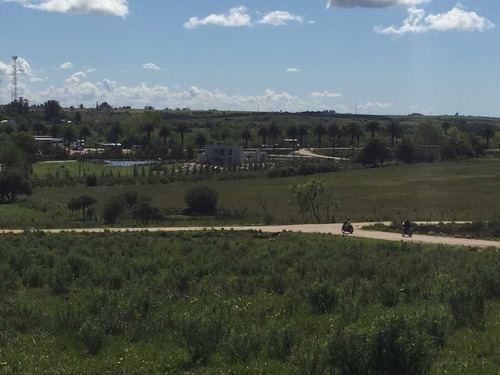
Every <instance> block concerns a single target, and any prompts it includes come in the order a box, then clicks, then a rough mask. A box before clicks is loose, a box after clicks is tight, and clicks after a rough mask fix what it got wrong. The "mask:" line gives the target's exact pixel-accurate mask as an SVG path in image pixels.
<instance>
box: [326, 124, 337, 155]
mask: <svg viewBox="0 0 500 375" xmlns="http://www.w3.org/2000/svg"><path fill="white" fill-rule="evenodd" d="M339 133H340V128H339V126H338V125H337V124H330V125H328V128H327V129H326V134H327V136H328V139H329V140H330V143H331V144H332V156H334V155H335V139H336V138H337V137H338V135H339Z"/></svg>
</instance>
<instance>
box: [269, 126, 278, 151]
mask: <svg viewBox="0 0 500 375" xmlns="http://www.w3.org/2000/svg"><path fill="white" fill-rule="evenodd" d="M268 133H269V136H270V137H271V139H272V140H273V152H274V148H275V147H276V138H278V137H279V136H280V135H281V130H279V129H278V126H277V125H276V123H275V122H273V123H272V124H271V126H270V127H269V129H268Z"/></svg>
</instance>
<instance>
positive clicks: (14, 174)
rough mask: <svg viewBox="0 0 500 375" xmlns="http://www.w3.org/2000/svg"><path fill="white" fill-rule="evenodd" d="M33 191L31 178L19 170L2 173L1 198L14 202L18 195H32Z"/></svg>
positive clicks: (0, 180) (0, 176)
mask: <svg viewBox="0 0 500 375" xmlns="http://www.w3.org/2000/svg"><path fill="white" fill-rule="evenodd" d="M32 192H33V189H32V188H31V184H30V182H29V180H28V179H27V178H26V177H25V175H24V174H23V173H21V172H20V171H19V170H15V169H11V170H8V171H7V172H2V173H0V199H2V200H4V199H6V200H8V201H9V202H14V201H15V200H16V197H17V196H18V195H31V193H32Z"/></svg>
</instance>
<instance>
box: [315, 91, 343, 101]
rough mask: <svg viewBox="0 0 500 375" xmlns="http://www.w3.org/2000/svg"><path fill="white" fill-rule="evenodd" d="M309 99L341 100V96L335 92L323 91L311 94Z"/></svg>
mask: <svg viewBox="0 0 500 375" xmlns="http://www.w3.org/2000/svg"><path fill="white" fill-rule="evenodd" d="M310 97H311V99H323V98H341V97H342V94H339V93H337V92H328V91H323V92H317V91H315V92H313V93H312V94H311V95H310Z"/></svg>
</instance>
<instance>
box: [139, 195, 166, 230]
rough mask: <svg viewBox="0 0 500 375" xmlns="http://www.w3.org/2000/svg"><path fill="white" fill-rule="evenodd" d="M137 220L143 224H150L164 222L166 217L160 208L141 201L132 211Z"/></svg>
mask: <svg viewBox="0 0 500 375" xmlns="http://www.w3.org/2000/svg"><path fill="white" fill-rule="evenodd" d="M132 215H133V216H134V218H135V219H139V220H141V222H142V223H143V224H148V223H149V221H150V220H156V221H163V220H165V215H163V213H162V212H161V211H160V209H159V208H158V207H154V206H152V205H151V203H149V202H148V201H144V200H142V201H140V202H139V203H138V204H137V205H136V206H135V207H134V209H133V210H132Z"/></svg>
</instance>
